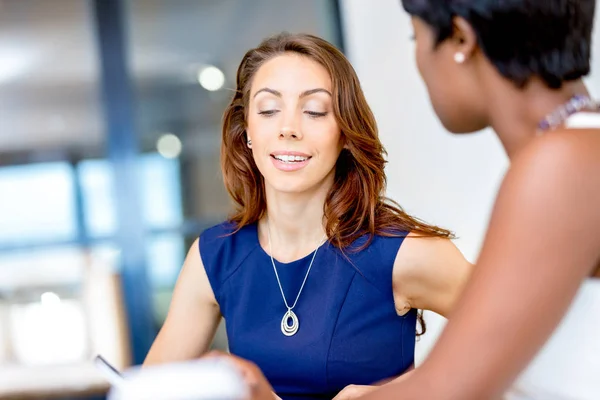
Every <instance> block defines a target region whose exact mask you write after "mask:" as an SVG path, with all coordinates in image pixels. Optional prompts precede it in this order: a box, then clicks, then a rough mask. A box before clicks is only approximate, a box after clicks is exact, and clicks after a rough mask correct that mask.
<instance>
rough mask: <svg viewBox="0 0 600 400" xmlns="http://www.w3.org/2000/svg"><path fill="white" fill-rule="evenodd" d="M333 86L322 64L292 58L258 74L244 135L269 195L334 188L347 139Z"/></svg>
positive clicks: (275, 60)
mask: <svg viewBox="0 0 600 400" xmlns="http://www.w3.org/2000/svg"><path fill="white" fill-rule="evenodd" d="M331 86H332V84H331V78H330V76H329V74H328V72H327V70H326V69H325V68H324V67H323V66H322V65H320V64H319V63H317V62H315V61H313V60H312V59H310V58H308V57H305V56H301V55H298V54H294V53H286V54H283V55H280V56H277V57H275V58H272V59H270V60H269V61H267V62H265V63H264V64H263V65H262V66H261V67H260V68H259V69H258V71H257V72H256V74H255V76H254V77H253V79H252V85H251V88H250V96H249V104H248V112H247V117H246V123H247V127H246V133H247V136H248V139H250V140H251V145H249V147H251V149H252V155H253V158H254V161H255V163H256V165H257V167H258V169H259V170H260V172H261V174H262V175H263V177H264V180H265V185H266V187H267V190H269V189H271V190H275V191H278V192H287V193H301V192H307V191H311V190H315V189H317V188H319V187H322V186H323V185H329V186H330V185H332V184H333V178H334V175H335V164H336V162H337V159H338V157H339V155H340V152H341V150H342V148H343V139H342V134H341V131H340V128H339V126H338V124H337V121H336V119H335V116H334V114H333V98H332V95H333V93H332V87H331Z"/></svg>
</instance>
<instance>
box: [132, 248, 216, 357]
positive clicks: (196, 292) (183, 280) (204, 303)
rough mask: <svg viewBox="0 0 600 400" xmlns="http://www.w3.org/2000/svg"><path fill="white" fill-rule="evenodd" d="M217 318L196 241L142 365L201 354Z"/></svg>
mask: <svg viewBox="0 0 600 400" xmlns="http://www.w3.org/2000/svg"><path fill="white" fill-rule="evenodd" d="M220 318H221V314H220V310H219V306H218V304H217V301H216V299H215V295H214V293H213V291H212V288H211V286H210V282H209V280H208V277H207V276H206V271H205V270H204V265H203V264H202V259H201V258H200V252H199V251H198V240H196V241H195V242H194V244H193V245H192V246H191V248H190V250H189V252H188V254H187V257H186V259H185V262H184V264H183V268H182V270H181V273H180V275H179V278H178V279H177V284H176V285H175V290H174V291H173V299H172V301H171V306H170V308H169V313H168V315H167V319H166V321H165V323H164V325H163V327H162V329H161V330H160V332H159V333H158V336H157V337H156V340H155V341H154V343H153V344H152V347H151V348H150V351H149V353H148V356H147V357H146V360H145V361H144V365H145V366H146V365H151V364H159V363H166V362H175V361H183V360H189V359H193V358H197V357H199V356H201V355H202V354H203V353H205V352H206V351H207V350H208V348H209V346H210V344H211V342H212V340H213V338H214V335H215V331H216V329H217V327H218V325H219V321H220Z"/></svg>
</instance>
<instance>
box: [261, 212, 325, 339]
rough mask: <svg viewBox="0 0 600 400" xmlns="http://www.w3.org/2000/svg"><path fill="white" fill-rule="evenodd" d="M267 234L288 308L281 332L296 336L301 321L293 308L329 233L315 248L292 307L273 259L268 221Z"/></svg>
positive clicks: (274, 268)
mask: <svg viewBox="0 0 600 400" xmlns="http://www.w3.org/2000/svg"><path fill="white" fill-rule="evenodd" d="M267 236H268V237H269V256H270V257H271V264H273V271H275V277H276V278H277V284H278V285H279V290H280V291H281V297H282V298H283V303H284V304H285V307H286V308H287V311H286V313H285V314H284V315H283V318H282V319H281V332H282V333H283V334H284V335H285V336H294V335H295V334H296V332H298V329H299V328H300V322H299V321H298V316H297V315H296V313H295V312H294V311H292V310H293V309H294V307H296V304H297V303H298V299H299V298H300V294H301V293H302V289H304V284H305V283H306V279H307V278H308V274H309V273H310V269H311V268H312V265H313V262H314V261H315V256H316V255H317V251H318V250H319V247H321V244H323V243H324V240H325V238H326V236H327V234H325V235H324V236H323V239H321V241H320V242H319V244H318V245H317V248H316V249H315V251H314V253H313V256H312V259H311V260H310V264H309V266H308V270H307V271H306V275H305V276H304V281H302V286H300V290H299V291H298V295H297V296H296V300H295V301H294V304H292V306H291V307H290V305H289V304H288V302H287V300H286V298H285V294H284V293H283V287H282V286H281V281H280V280H279V274H278V273H277V267H276V266H275V260H274V259H273V248H272V247H271V228H270V225H269V222H268V221H267ZM290 320H291V321H292V323H291V325H290V324H289V321H290Z"/></svg>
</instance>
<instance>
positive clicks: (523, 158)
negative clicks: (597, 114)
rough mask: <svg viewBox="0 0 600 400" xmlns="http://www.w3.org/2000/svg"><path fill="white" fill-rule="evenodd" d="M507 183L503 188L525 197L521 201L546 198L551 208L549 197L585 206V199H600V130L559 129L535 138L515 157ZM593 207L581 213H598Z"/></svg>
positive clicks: (581, 210) (582, 210)
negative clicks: (574, 201)
mask: <svg viewBox="0 0 600 400" xmlns="http://www.w3.org/2000/svg"><path fill="white" fill-rule="evenodd" d="M504 183H505V185H503V186H506V188H503V189H505V190H506V191H510V192H512V193H511V194H520V195H522V197H520V198H519V199H518V200H521V201H526V200H527V199H532V200H543V199H540V197H546V199H545V200H546V201H550V202H549V203H548V206H552V204H553V203H552V201H551V199H548V198H547V197H549V196H551V197H554V196H557V198H558V199H559V200H560V199H562V200H567V201H568V200H570V199H573V200H575V199H577V201H576V203H574V204H573V205H575V204H581V205H583V204H582V203H581V202H582V201H583V203H584V204H585V203H586V202H585V199H582V198H581V197H582V196H585V197H586V198H587V199H588V200H590V201H598V200H600V130H599V129H581V130H578V129H569V130H562V131H560V130H559V131H556V132H552V133H549V134H546V135H544V136H541V137H538V138H536V139H535V140H533V141H532V143H531V144H530V145H528V146H527V147H526V148H525V149H524V150H523V151H522V152H521V153H520V154H518V155H517V156H516V157H515V158H514V160H513V162H512V165H511V168H510V169H509V172H508V174H507V176H506V179H505V182H504ZM514 192H516V193H514ZM595 204H598V203H597V202H596V203H595ZM557 205H558V203H557ZM561 205H563V206H564V203H562V204H561ZM593 208H594V209H593V210H592V209H588V208H586V209H580V210H578V211H579V212H587V213H592V214H593V213H599V212H598V211H596V210H598V209H597V207H593Z"/></svg>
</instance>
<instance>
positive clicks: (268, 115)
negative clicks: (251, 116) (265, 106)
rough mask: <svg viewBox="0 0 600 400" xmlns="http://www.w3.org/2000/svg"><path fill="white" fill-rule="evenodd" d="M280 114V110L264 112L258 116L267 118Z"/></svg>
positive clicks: (260, 112)
mask: <svg viewBox="0 0 600 400" xmlns="http://www.w3.org/2000/svg"><path fill="white" fill-rule="evenodd" d="M278 112H279V110H264V111H259V112H258V114H259V115H262V116H265V117H267V118H268V117H272V116H273V115H275V114H277V113H278Z"/></svg>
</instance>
